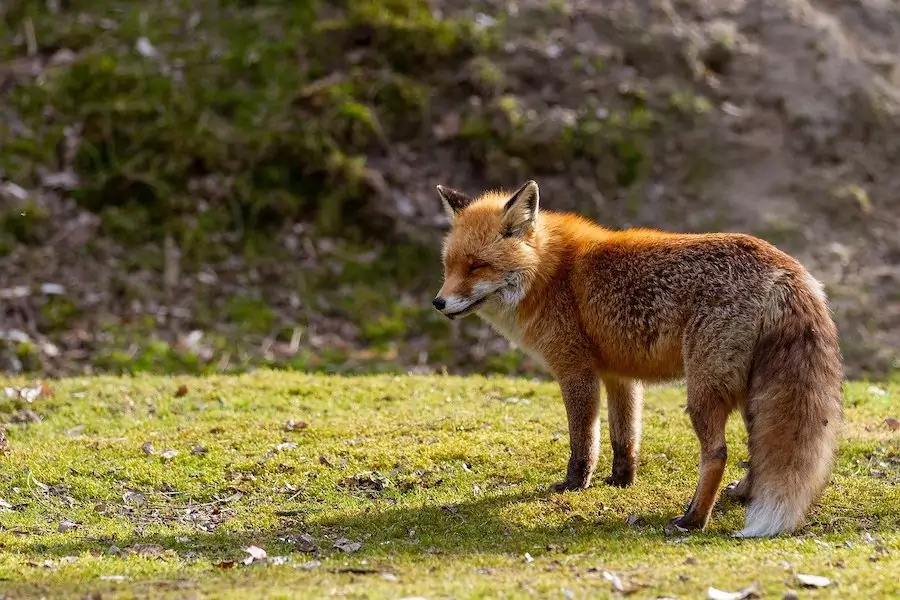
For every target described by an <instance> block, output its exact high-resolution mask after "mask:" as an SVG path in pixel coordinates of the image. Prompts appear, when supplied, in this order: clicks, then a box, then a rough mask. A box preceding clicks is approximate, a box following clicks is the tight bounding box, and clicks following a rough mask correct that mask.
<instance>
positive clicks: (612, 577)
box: [603, 571, 625, 592]
mask: <svg viewBox="0 0 900 600" xmlns="http://www.w3.org/2000/svg"><path fill="white" fill-rule="evenodd" d="M603 579H605V580H607V581H608V582H609V583H610V585H612V588H613V589H614V590H615V591H617V592H624V591H625V586H624V585H623V584H622V580H621V579H620V578H619V576H618V575H616V574H615V573H610V572H609V571H603Z"/></svg>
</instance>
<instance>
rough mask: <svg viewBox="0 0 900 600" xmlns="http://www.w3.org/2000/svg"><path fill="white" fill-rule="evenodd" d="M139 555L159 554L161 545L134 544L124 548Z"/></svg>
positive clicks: (161, 551)
mask: <svg viewBox="0 0 900 600" xmlns="http://www.w3.org/2000/svg"><path fill="white" fill-rule="evenodd" d="M125 550H126V551H128V552H134V553H135V554H140V555H141V556H159V555H160V554H162V553H163V550H164V549H163V547H162V546H160V545H159V544H135V545H133V546H129V547H128V548H126V549H125Z"/></svg>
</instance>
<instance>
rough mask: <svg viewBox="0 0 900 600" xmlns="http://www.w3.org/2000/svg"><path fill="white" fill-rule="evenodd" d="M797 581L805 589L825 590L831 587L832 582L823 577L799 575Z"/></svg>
mask: <svg viewBox="0 0 900 600" xmlns="http://www.w3.org/2000/svg"><path fill="white" fill-rule="evenodd" d="M797 581H799V582H800V585H802V586H804V587H811V588H823V587H828V586H829V585H831V580H830V579H828V578H827V577H822V576H821V575H805V574H803V573H797Z"/></svg>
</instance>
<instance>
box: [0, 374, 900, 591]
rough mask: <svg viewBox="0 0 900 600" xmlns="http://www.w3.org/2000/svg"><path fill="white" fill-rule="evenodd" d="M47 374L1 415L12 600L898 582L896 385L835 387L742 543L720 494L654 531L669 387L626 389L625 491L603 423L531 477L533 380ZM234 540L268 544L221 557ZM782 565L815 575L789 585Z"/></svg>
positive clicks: (681, 461) (678, 467)
mask: <svg viewBox="0 0 900 600" xmlns="http://www.w3.org/2000/svg"><path fill="white" fill-rule="evenodd" d="M28 383H30V382H28V381H26V380H21V379H13V380H12V381H10V382H9V384H10V385H14V386H16V385H25V384H28ZM52 386H53V391H54V394H53V396H52V397H42V398H40V399H38V400H36V401H35V402H34V403H33V404H31V405H29V408H30V409H32V410H35V411H37V412H38V413H39V414H40V415H41V417H42V420H41V421H39V422H31V423H29V424H27V425H18V424H11V425H8V426H7V430H6V435H7V437H8V441H9V444H10V450H11V452H10V453H9V454H8V455H7V456H5V457H4V460H3V461H0V480H2V481H4V483H5V485H4V488H3V492H2V498H3V500H4V501H5V502H6V503H8V504H9V505H11V508H8V509H5V510H4V512H3V513H2V519H3V528H0V544H2V545H3V549H4V552H3V553H2V554H0V572H2V573H3V574H4V576H5V577H6V580H5V581H4V583H3V587H4V593H6V594H7V595H9V596H12V597H32V596H48V597H76V598H78V597H85V596H89V595H94V596H96V595H102V596H104V597H107V596H110V597H131V596H153V597H182V596H184V593H185V590H187V591H188V592H189V593H191V594H197V595H201V596H204V597H207V596H208V597H216V598H246V597H248V596H259V595H268V596H271V597H292V598H293V597H303V598H306V597H309V598H318V597H321V596H323V595H329V594H331V593H335V594H340V595H344V596H367V597H373V598H399V597H411V596H422V597H436V596H441V595H452V596H454V597H497V596H503V597H520V596H522V597H524V596H526V595H528V596H531V595H538V596H541V597H553V596H560V595H562V594H563V592H561V590H568V592H566V593H565V595H567V596H569V595H571V596H574V597H578V598H581V597H614V596H617V595H619V594H618V593H617V592H614V591H613V589H612V587H611V584H610V582H609V581H608V580H607V579H606V578H604V576H603V571H607V572H609V573H610V574H615V575H617V576H618V577H620V578H621V580H622V582H623V585H624V587H625V589H626V590H632V589H634V590H635V592H634V594H632V595H633V596H636V597H642V598H643V597H648V598H657V597H679V598H693V597H701V596H704V595H706V593H707V588H708V587H710V586H713V587H716V588H719V589H723V590H737V589H740V588H742V587H745V586H747V585H749V584H750V583H752V582H754V581H756V582H758V584H759V586H760V593H761V595H763V596H764V597H770V596H771V597H782V596H784V595H786V594H788V593H795V594H798V595H801V596H803V595H811V596H822V597H825V596H828V597H832V596H834V597H842V598H843V597H858V596H862V595H865V596H866V597H869V598H873V599H877V600H881V599H882V598H885V599H886V598H893V597H896V596H897V594H898V593H900V586H898V583H897V580H896V576H895V573H896V572H897V569H898V567H900V558H898V557H900V534H898V533H897V532H898V528H900V517H898V514H897V510H896V507H897V504H898V502H900V487H898V485H897V483H898V481H900V480H898V476H900V471H898V463H897V453H896V449H895V447H894V446H895V444H894V440H893V438H892V437H891V436H892V432H890V431H889V430H888V429H886V428H884V427H883V425H882V421H883V419H884V418H885V416H888V415H892V414H893V412H892V411H893V408H894V406H895V404H896V398H897V396H898V394H900V388H898V386H897V385H896V384H878V386H877V388H878V390H879V391H878V392H873V391H871V388H872V384H871V383H866V382H854V383H848V384H847V386H846V390H845V396H846V399H847V402H846V405H847V415H846V417H847V419H846V420H847V426H846V433H845V435H844V437H843V438H842V441H841V445H840V450H839V454H838V460H837V464H836V468H835V471H834V475H833V476H832V478H831V482H830V483H829V486H828V488H827V489H826V490H825V493H824V495H823V497H822V499H821V500H820V501H819V502H818V503H817V504H816V505H815V506H814V508H813V510H812V511H811V512H810V515H809V517H808V519H807V523H806V525H805V527H804V528H803V529H802V530H801V531H800V532H798V533H797V534H796V535H792V536H784V537H780V538H775V539H763V540H736V539H733V538H731V537H730V533H731V532H732V531H733V530H734V529H736V528H738V527H740V526H741V525H742V523H743V519H744V515H745V509H744V508H743V507H740V506H738V505H736V504H734V503H732V502H729V501H727V500H725V499H724V498H722V499H720V500H719V501H718V503H717V507H716V509H715V511H714V513H713V516H712V519H711V521H710V524H709V526H708V527H707V529H706V530H705V531H704V532H700V533H693V534H689V535H683V536H677V537H674V538H671V537H668V538H667V537H666V536H665V535H664V533H663V527H664V526H665V523H666V521H667V520H668V518H669V517H671V516H673V515H676V514H678V513H679V512H681V511H682V510H683V509H684V506H685V503H686V502H687V501H688V499H689V497H690V494H691V492H692V490H693V485H694V484H695V483H696V477H697V466H696V461H697V452H698V450H697V443H696V437H695V435H694V433H693V431H692V429H691V426H690V423H689V420H688V418H687V416H686V415H685V414H684V411H683V406H684V389H683V388H682V387H670V386H665V387H657V388H653V389H651V390H648V392H647V401H646V406H647V407H646V409H645V411H644V433H643V438H642V452H641V457H642V458H641V463H640V466H639V469H638V476H637V481H636V482H635V484H634V485H633V486H631V487H629V488H628V489H625V490H622V489H617V488H612V487H609V486H606V485H604V484H603V483H602V476H603V475H605V473H606V472H607V471H608V469H610V468H611V467H610V465H611V456H610V450H609V442H608V434H607V433H606V432H605V428H604V432H603V434H602V442H601V454H600V464H599V467H598V472H597V477H596V478H595V483H594V484H592V485H591V487H589V488H588V489H586V490H583V491H580V492H571V493H565V494H549V493H547V492H546V487H547V486H548V485H549V484H550V483H552V482H554V481H556V480H557V479H559V477H561V475H562V473H563V472H564V469H565V463H566V460H567V458H568V446H569V444H568V438H567V430H566V419H565V412H564V409H563V405H562V400H561V398H560V396H559V391H558V388H557V386H556V385H555V384H554V383H552V382H537V383H535V382H530V381H526V380H522V379H506V378H489V379H488V378H482V377H470V378H465V379H463V378H457V377H407V376H397V375H385V376H373V377H335V376H327V377H326V376H307V375H298V374H292V373H283V372H276V371H263V372H259V373H255V374H247V375H244V376H241V377H196V378H195V377H177V378H171V377H147V376H137V377H127V378H112V377H106V378H79V379H63V380H60V381H55V382H53V384H52ZM179 388H182V391H181V392H179V391H178V390H179ZM2 402H3V400H2V399H0V404H2ZM2 408H3V409H5V408H6V405H2ZM288 421H294V422H295V423H297V422H299V421H303V422H306V423H307V427H305V428H301V429H296V428H295V429H294V430H293V431H287V430H286V427H285V424H286V423H287V422H288ZM726 438H727V442H728V444H729V460H728V464H727V465H726V473H725V477H726V481H730V480H732V479H736V478H738V477H740V476H742V475H743V473H744V470H743V469H742V468H741V467H740V466H739V461H741V460H744V459H746V458H747V453H746V445H745V441H744V439H743V438H744V430H743V426H742V424H741V422H740V418H738V417H737V416H735V418H733V419H732V420H731V421H729V424H728V428H727V430H726ZM146 442H150V444H151V445H152V453H147V452H146V451H145V450H143V449H142V448H143V445H144V444H145V443H146ZM197 447H202V448H203V451H192V449H193V448H197ZM168 451H174V453H168ZM164 453H166V454H164ZM63 521H71V522H74V523H76V524H77V527H75V528H74V529H68V530H66V531H64V532H61V531H59V524H60V523H61V522H63ZM301 535H307V536H309V539H310V540H311V541H312V543H313V544H314V546H315V548H309V547H306V544H305V543H304V542H303V540H301V539H300V536H301ZM341 538H346V539H347V540H349V541H350V542H358V543H360V546H359V547H358V549H355V550H354V551H351V552H344V551H342V550H340V549H339V548H337V547H335V544H336V543H337V545H338V546H340V545H342V544H343V543H338V540H340V539H341ZM307 543H308V542H307ZM251 545H255V546H258V547H260V548H263V549H264V550H265V551H266V552H267V554H268V560H265V561H253V563H252V564H249V565H245V564H243V563H242V562H241V561H242V560H244V558H245V557H247V556H248V554H247V552H245V551H244V549H245V548H248V547H250V546H251ZM526 554H527V555H526ZM275 557H282V558H275ZM47 561H49V562H47ZM225 567H228V568H225ZM383 573H387V574H389V576H385V575H383ZM797 573H811V574H815V575H822V576H825V577H828V578H829V579H831V580H832V583H831V585H829V586H828V587H826V588H824V589H822V590H815V591H813V590H804V589H803V588H802V586H800V584H799V583H798V581H797V578H796V574H797ZM109 576H117V577H121V578H122V579H110V578H109Z"/></svg>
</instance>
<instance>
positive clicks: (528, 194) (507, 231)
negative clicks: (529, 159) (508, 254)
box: [502, 180, 540, 237]
mask: <svg viewBox="0 0 900 600" xmlns="http://www.w3.org/2000/svg"><path fill="white" fill-rule="evenodd" d="M539 196H540V192H539V190H538V184H537V182H535V181H534V180H529V181H527V182H525V185H523V186H522V187H520V188H519V189H518V190H516V192H515V193H514V194H513V195H512V197H510V199H509V200H508V201H507V202H506V206H504V207H503V225H502V233H503V236H504V237H518V236H521V235H524V234H525V233H527V232H528V231H529V230H530V229H531V227H533V226H534V223H535V221H536V220H537V215H538V201H539Z"/></svg>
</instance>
